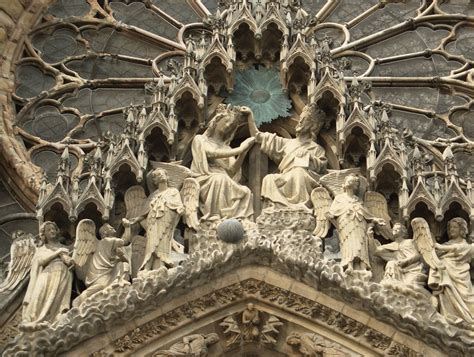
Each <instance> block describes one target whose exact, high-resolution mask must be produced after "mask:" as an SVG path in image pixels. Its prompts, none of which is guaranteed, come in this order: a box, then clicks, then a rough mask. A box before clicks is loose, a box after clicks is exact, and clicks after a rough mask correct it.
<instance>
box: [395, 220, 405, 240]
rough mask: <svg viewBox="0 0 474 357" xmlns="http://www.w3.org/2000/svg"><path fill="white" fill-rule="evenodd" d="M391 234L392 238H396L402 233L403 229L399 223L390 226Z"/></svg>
mask: <svg viewBox="0 0 474 357" xmlns="http://www.w3.org/2000/svg"><path fill="white" fill-rule="evenodd" d="M392 234H393V237H394V238H398V237H400V236H403V235H404V229H403V227H402V225H401V224H400V223H395V225H394V226H393V228H392Z"/></svg>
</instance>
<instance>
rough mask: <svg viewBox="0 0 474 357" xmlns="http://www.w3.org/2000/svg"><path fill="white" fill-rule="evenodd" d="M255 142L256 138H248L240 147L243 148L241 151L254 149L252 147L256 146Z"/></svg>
mask: <svg viewBox="0 0 474 357" xmlns="http://www.w3.org/2000/svg"><path fill="white" fill-rule="evenodd" d="M254 142H255V138H253V137H252V138H248V139H246V140H245V141H244V142H243V143H242V144H241V145H240V147H241V149H242V150H243V151H245V150H248V149H250V148H251V147H252V145H253V144H254Z"/></svg>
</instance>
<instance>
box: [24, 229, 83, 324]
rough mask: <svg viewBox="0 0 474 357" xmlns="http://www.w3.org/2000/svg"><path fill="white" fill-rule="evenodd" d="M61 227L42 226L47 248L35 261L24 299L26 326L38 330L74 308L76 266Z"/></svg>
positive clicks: (36, 254)
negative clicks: (70, 308) (60, 235)
mask: <svg viewBox="0 0 474 357" xmlns="http://www.w3.org/2000/svg"><path fill="white" fill-rule="evenodd" d="M59 232H60V231H59V228H58V226H57V225H56V223H54V222H49V221H47V222H44V223H43V224H42V225H41V227H40V239H41V241H42V242H43V245H42V246H41V247H39V248H37V249H36V252H35V255H34V257H33V260H32V266H31V273H30V282H29V284H28V289H27V291H26V295H25V298H24V300H23V324H24V326H25V327H34V326H35V325H38V326H40V325H42V323H51V322H53V321H55V320H56V319H57V317H58V316H59V315H60V314H61V313H63V312H65V311H67V310H68V309H69V307H70V300H71V288H72V278H73V275H72V271H71V270H70V268H71V267H72V266H73V265H74V263H73V260H72V259H71V257H70V256H69V249H67V248H66V247H65V246H63V245H62V244H61V243H60V237H59Z"/></svg>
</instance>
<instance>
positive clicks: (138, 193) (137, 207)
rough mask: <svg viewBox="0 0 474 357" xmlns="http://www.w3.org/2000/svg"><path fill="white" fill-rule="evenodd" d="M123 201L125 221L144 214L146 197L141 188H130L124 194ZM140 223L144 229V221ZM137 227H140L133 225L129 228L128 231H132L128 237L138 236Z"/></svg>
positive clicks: (137, 186) (138, 186)
mask: <svg viewBox="0 0 474 357" xmlns="http://www.w3.org/2000/svg"><path fill="white" fill-rule="evenodd" d="M124 201H125V208H126V210H127V213H126V215H125V217H126V218H127V219H132V218H136V217H140V216H142V215H143V214H145V213H146V209H147V197H146V194H145V189H144V188H143V187H142V186H140V185H136V186H132V187H130V188H129V189H128V190H127V192H125V196H124ZM141 223H142V226H144V228H145V229H146V227H145V225H146V220H143V221H142V222H141ZM139 227H140V226H139V225H138V224H137V225H134V227H130V228H129V229H132V232H131V233H129V234H130V235H129V236H134V235H136V234H138V231H139ZM126 229H127V228H126Z"/></svg>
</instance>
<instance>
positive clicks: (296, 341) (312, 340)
mask: <svg viewBox="0 0 474 357" xmlns="http://www.w3.org/2000/svg"><path fill="white" fill-rule="evenodd" d="M286 343H287V344H288V345H290V346H293V347H295V348H297V349H298V352H299V353H300V354H301V355H302V356H304V357H318V356H332V357H349V356H350V355H349V354H348V353H345V352H343V351H342V350H341V349H340V348H341V347H340V346H338V345H337V344H336V343H331V342H326V341H323V340H322V338H321V337H319V336H318V335H316V334H312V333H305V334H300V333H296V332H293V333H292V334H290V335H289V336H288V338H287V339H286Z"/></svg>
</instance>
